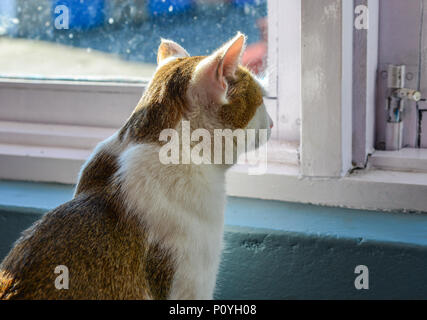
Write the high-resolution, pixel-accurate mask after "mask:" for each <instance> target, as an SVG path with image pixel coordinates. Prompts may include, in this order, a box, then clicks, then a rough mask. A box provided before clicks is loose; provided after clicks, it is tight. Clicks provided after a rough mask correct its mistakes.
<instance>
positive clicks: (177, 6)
mask: <svg viewBox="0 0 427 320" xmlns="http://www.w3.org/2000/svg"><path fill="white" fill-rule="evenodd" d="M266 15H267V0H31V1H28V0H1V1H0V76H2V77H25V78H34V77H37V78H42V79H43V78H60V79H91V78H96V79H115V80H117V79H125V80H130V79H137V80H140V79H142V78H147V77H150V76H151V75H152V73H153V71H154V69H155V63H156V53H157V47H158V45H159V43H160V38H168V39H171V40H174V41H176V42H178V43H179V44H181V45H182V46H183V47H184V48H186V49H187V51H188V52H189V53H190V54H191V55H206V54H208V53H210V52H211V51H213V50H215V49H216V48H217V47H218V46H220V45H221V44H222V43H223V42H225V41H227V40H228V39H229V38H231V37H232V36H234V35H235V34H236V32H237V31H241V32H243V33H245V34H246V35H247V36H248V44H249V45H248V48H247V51H246V52H245V55H244V57H243V63H244V64H246V65H248V66H249V67H250V68H251V69H252V70H254V71H255V72H257V73H260V72H262V71H263V70H264V69H265V60H266V53H267V21H266Z"/></svg>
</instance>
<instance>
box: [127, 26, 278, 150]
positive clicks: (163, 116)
mask: <svg viewBox="0 0 427 320" xmlns="http://www.w3.org/2000/svg"><path fill="white" fill-rule="evenodd" d="M245 44H246V37H245V36H244V35H243V34H241V33H238V34H237V35H236V36H235V37H234V38H233V39H231V40H230V41H228V42H227V43H225V44H224V45H223V46H221V47H220V48H219V49H218V50H216V51H215V52H214V53H212V54H211V55H209V56H196V57H191V56H190V55H189V54H188V52H187V51H186V50H185V49H184V48H183V47H181V46H180V45H179V44H177V43H175V42H173V41H170V40H162V42H161V44H160V46H159V49H158V57H157V62H158V67H157V70H156V72H155V74H154V76H153V79H152V80H151V82H150V84H149V86H148V88H147V90H146V92H145V93H144V96H143V97H142V99H141V101H140V103H139V105H138V107H137V108H136V110H135V112H134V115H133V116H134V117H135V118H137V119H139V120H140V121H138V122H139V123H135V124H134V125H135V126H137V127H138V129H137V131H138V133H139V135H142V136H144V137H145V139H144V140H152V141H154V140H156V139H157V141H158V137H159V134H160V131H161V130H163V129H170V128H171V129H177V130H179V129H180V128H181V127H180V126H181V123H182V120H186V121H189V122H190V126H191V130H195V129H198V128H203V129H206V130H208V131H209V132H210V133H211V134H213V131H214V130H215V129H222V130H224V129H231V130H236V129H243V130H248V129H255V131H256V132H258V130H259V129H265V130H267V132H268V138H269V137H270V133H271V128H272V127H273V122H272V120H271V118H270V116H269V115H268V113H267V110H266V108H265V105H264V103H263V96H264V93H265V90H264V89H263V87H262V86H261V83H260V81H258V79H257V78H256V77H255V76H254V75H253V74H252V73H251V72H250V71H249V70H247V69H246V68H245V67H243V66H241V65H240V61H241V57H242V54H243V52H244V50H245ZM257 146H259V143H256V147H257Z"/></svg>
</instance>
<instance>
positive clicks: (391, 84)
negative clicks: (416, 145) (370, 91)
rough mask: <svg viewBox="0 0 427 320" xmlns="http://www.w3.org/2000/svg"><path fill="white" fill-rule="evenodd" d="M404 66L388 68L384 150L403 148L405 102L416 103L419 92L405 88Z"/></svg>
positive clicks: (418, 98) (418, 99) (419, 97)
mask: <svg viewBox="0 0 427 320" xmlns="http://www.w3.org/2000/svg"><path fill="white" fill-rule="evenodd" d="M405 77H406V67H405V65H400V66H396V65H389V66H388V79H387V87H388V96H387V99H386V111H387V124H386V134H385V140H386V141H385V148H386V150H400V149H402V147H403V116H404V110H405V103H406V102H407V101H415V102H418V101H420V100H421V92H419V91H417V90H414V89H408V88H405Z"/></svg>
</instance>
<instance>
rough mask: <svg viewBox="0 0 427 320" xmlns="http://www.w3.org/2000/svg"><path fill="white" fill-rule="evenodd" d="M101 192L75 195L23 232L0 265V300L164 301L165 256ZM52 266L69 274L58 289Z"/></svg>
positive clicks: (168, 272)
mask: <svg viewBox="0 0 427 320" xmlns="http://www.w3.org/2000/svg"><path fill="white" fill-rule="evenodd" d="M145 238H146V237H145V232H144V228H143V226H141V225H140V223H139V222H138V221H137V219H132V218H129V217H125V216H123V214H120V213H119V212H117V211H116V210H114V209H113V208H112V207H111V206H108V199H106V198H105V196H103V195H100V194H89V195H85V194H80V195H79V196H77V197H76V198H74V199H73V200H71V201H70V202H67V203H65V204H64V205H62V206H60V207H58V208H56V209H54V210H53V211H51V212H49V213H47V214H46V215H45V216H44V217H43V218H42V219H41V220H40V221H39V222H37V223H36V224H35V225H34V226H32V227H31V228H29V229H28V230H26V231H25V232H24V233H23V235H22V237H21V238H20V239H19V240H18V241H17V243H16V245H15V248H14V249H13V250H12V251H11V252H10V253H9V255H8V256H7V257H6V258H5V260H4V261H3V263H2V264H1V266H0V299H162V298H163V299H164V298H167V294H168V289H169V287H170V283H171V280H172V267H171V261H170V258H169V254H168V253H167V252H166V251H164V250H162V249H161V248H160V247H159V246H157V245H148V243H147V241H146V239H145ZM57 266H65V267H67V269H68V271H69V288H68V289H61V290H58V289H57V288H56V287H55V279H56V278H57V277H58V276H59V275H58V274H56V273H55V268H56V267H57Z"/></svg>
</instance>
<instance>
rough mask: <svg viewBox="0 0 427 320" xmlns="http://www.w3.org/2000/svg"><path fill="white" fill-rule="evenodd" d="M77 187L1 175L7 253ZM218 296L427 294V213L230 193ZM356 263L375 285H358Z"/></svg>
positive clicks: (0, 220)
mask: <svg viewBox="0 0 427 320" xmlns="http://www.w3.org/2000/svg"><path fill="white" fill-rule="evenodd" d="M72 195H73V186H70V185H59V184H47V183H33V182H14V181H0V259H2V258H3V257H4V256H5V255H6V254H7V252H8V251H9V250H10V247H11V246H12V244H13V242H14V241H15V240H16V239H17V238H18V236H19V233H20V232H22V231H23V230H24V229H25V228H27V227H28V226H29V225H30V224H32V223H33V222H34V221H35V220H37V219H39V218H40V216H41V215H42V214H43V213H45V212H46V211H48V210H50V209H52V208H54V207H56V206H58V205H59V204H62V203H64V202H66V201H68V200H69V199H71V197H72ZM225 221H226V228H225V231H226V232H225V236H224V238H225V248H224V252H223V258H222V263H221V267H220V272H219V275H218V283H217V292H216V295H215V297H216V298H217V299H427V273H426V272H425V271H426V269H427V214H407V213H399V212H395V213H383V212H375V211H363V210H351V209H343V208H328V207H319V206H313V205H303V204H295V203H285V202H277V201H264V200H256V199H242V198H231V197H230V198H228V203H227V208H226V219H225ZM357 265H366V266H367V267H368V268H369V290H357V289H356V288H355V286H354V280H355V278H356V277H357V275H356V274H355V273H354V269H355V267H356V266H357Z"/></svg>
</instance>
